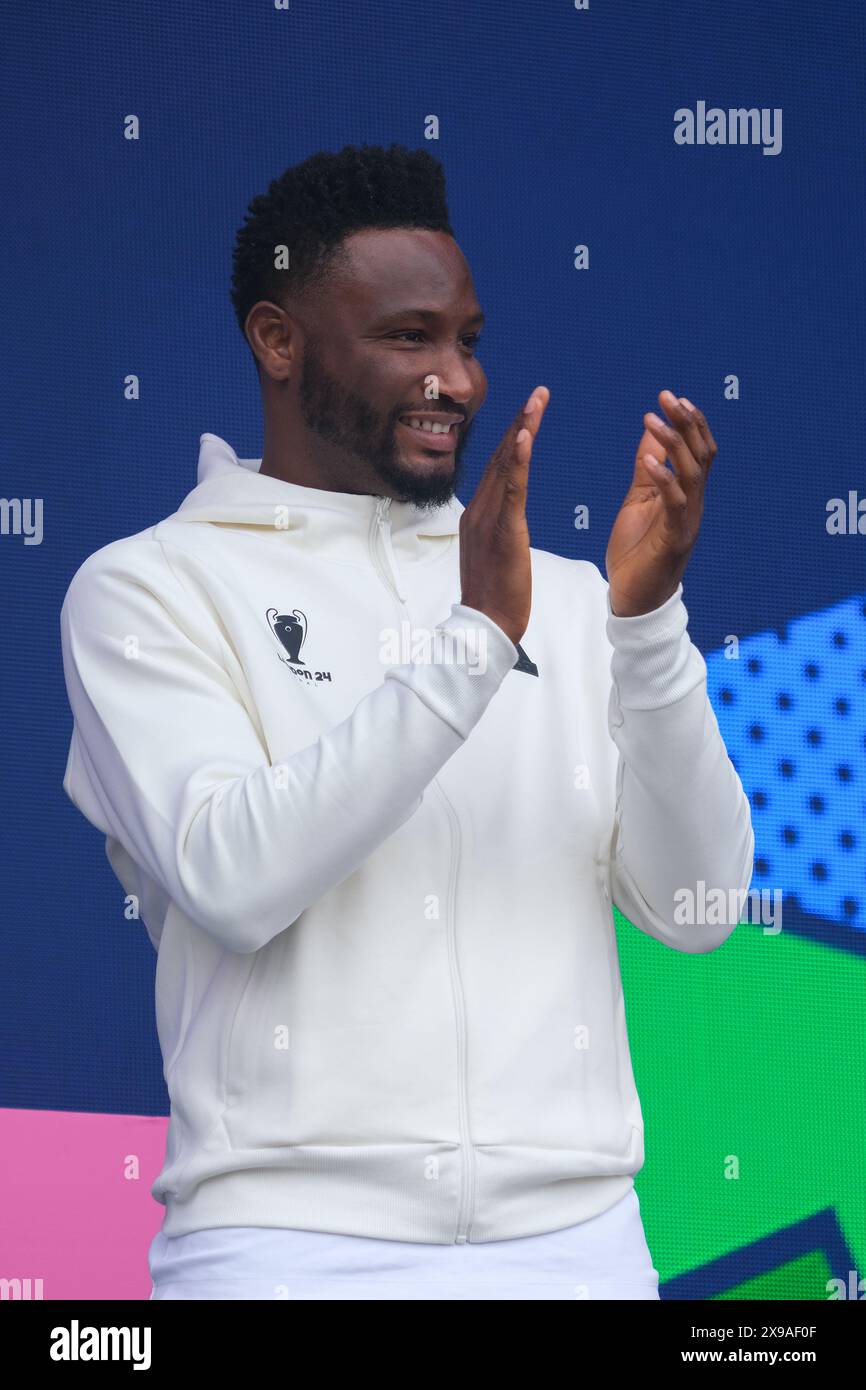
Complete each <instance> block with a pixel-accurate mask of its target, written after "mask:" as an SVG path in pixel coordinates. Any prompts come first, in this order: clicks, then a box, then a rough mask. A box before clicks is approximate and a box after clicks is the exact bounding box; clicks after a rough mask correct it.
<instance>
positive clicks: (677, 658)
mask: <svg viewBox="0 0 866 1390" xmlns="http://www.w3.org/2000/svg"><path fill="white" fill-rule="evenodd" d="M688 621H689V615H688V612H687V610H686V606H685V603H684V602H683V586H682V583H679V584H678V585H677V587H676V589H675V590H674V592H673V593H672V594H671V596H670V598H669V599H666V600H665V602H664V603H663V604H662V605H661V606H660V607H659V608H654V609H652V611H651V612H649V613H641V614H640V615H639V616H638V617H632V618H623V617H618V616H617V615H616V614H615V613H614V612H613V609H612V608H611V603H610V586H609V585H608V589H607V629H606V630H607V636H608V640H609V641H610V643H611V646H612V647H613V656H612V658H611V673H612V675H613V679H614V683H615V685H616V688H617V693H618V697H619V703H620V705H621V706H622V707H624V708H630V709H656V708H658V707H659V706H661V705H671V704H674V703H675V702H676V701H677V700H681V699H682V698H683V696H684V695H687V694H688V693H689V691H690V690H693V689H694V687H695V686H696V685H697V684H699V683H700V681H701V680H702V679H706V665H705V663H704V659H703V657H702V656H701V654H700V652H699V651H698V649H697V647H695V646H693V644H692V641H691V638H690V637H689V634H688Z"/></svg>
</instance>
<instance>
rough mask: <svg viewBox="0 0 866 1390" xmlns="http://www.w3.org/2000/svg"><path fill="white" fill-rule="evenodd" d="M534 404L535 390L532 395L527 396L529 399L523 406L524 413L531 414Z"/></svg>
mask: <svg viewBox="0 0 866 1390" xmlns="http://www.w3.org/2000/svg"><path fill="white" fill-rule="evenodd" d="M535 405H536V400H535V392H533V393H532V395H531V396H530V397H529V400H528V401H527V402H526V405H525V406H524V407H523V413H524V415H531V414H532V412H533V410H534V409H535Z"/></svg>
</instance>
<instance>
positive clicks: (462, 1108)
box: [370, 497, 475, 1245]
mask: <svg viewBox="0 0 866 1390" xmlns="http://www.w3.org/2000/svg"><path fill="white" fill-rule="evenodd" d="M391 500H392V499H391V498H390V497H380V498H379V499H378V500H377V502H376V513H375V516H374V517H373V520H372V522H371V525H370V553H371V555H372V557H373V564H374V566H375V568H376V571H377V573H378V574H379V577H380V578H381V580H382V582H383V583H384V584H385V587H386V588H387V589H389V590H390V592H391V594H392V595H393V596H394V598H395V599H396V600H397V602H398V603H399V604H400V605H401V610H402V611H401V614H400V617H401V620H402V619H403V618H406V619H409V611H408V609H407V607H406V599H405V596H404V594H403V593H402V585H401V582H400V572H399V570H398V569H397V562H396V558H395V555H394V548H393V546H392V544H391V529H390V524H389V523H390V511H391ZM377 541H378V543H379V544H380V545H381V547H382V551H383V554H384V563H382V562H381V561H380V559H379V555H378V552H377ZM410 625H411V623H410ZM430 785H431V787H435V788H436V791H437V793H438V795H439V796H440V797H441V799H442V802H443V804H444V806H445V810H446V812H447V815H448V826H449V829H450V832H451V863H450V873H449V878H448V937H447V940H448V961H449V965H450V969H451V988H452V994H453V999H454V1010H455V1015H456V1019H457V1066H458V1074H457V1113H458V1122H459V1126H460V1154H461V1174H460V1193H461V1196H460V1209H459V1211H458V1214H457V1234H456V1236H455V1243H456V1244H458V1245H462V1244H464V1243H465V1242H466V1241H467V1240H468V1239H469V1228H470V1226H471V1224H472V1207H473V1203H474V1200H475V1161H474V1160H475V1156H474V1153H473V1150H472V1143H471V1140H470V1135H469V1100H468V1091H469V1077H468V1066H467V1058H466V1053H467V1047H466V1037H467V1031H466V1001H465V998H464V994H463V982H462V980H461V978H460V965H459V961H458V958H457V872H458V867H459V863H460V849H461V841H460V821H459V818H458V816H457V812H456V811H455V809H454V807H453V805H452V804H451V802H450V800H449V799H448V797H447V796H446V795H445V792H444V791H443V789H442V786H441V785H440V783H439V781H438V780H437V778H435V777H434V778H433V780H432V782H431V783H430Z"/></svg>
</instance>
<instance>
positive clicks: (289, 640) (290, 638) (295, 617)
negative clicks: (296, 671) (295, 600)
mask: <svg viewBox="0 0 866 1390" xmlns="http://www.w3.org/2000/svg"><path fill="white" fill-rule="evenodd" d="M267 619H268V622H269V623H270V625H271V631H272V632H273V633H274V636H275V637H277V638H279V641H280V643H281V644H282V646H283V647H285V649H286V651H287V652H288V656H287V657H286V656H281V657H280V661H285V662H287V663H288V664H289V665H291V666H305V665H306V662H304V661H302V660H301V657H300V651H301V647H302V646H303V645H304V642H305V641H306V639H307V618H306V614H304V613H302V612H301V610H300V608H293V609H292V611H291V613H280V612H279V611H278V610H277V609H276V608H269V609H268V611H267Z"/></svg>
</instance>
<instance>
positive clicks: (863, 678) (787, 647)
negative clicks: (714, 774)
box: [706, 595, 866, 931]
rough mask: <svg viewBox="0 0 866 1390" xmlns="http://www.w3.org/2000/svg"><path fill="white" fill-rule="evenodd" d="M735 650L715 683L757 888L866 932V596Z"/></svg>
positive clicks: (712, 672) (710, 665) (717, 660)
mask: <svg viewBox="0 0 866 1390" xmlns="http://www.w3.org/2000/svg"><path fill="white" fill-rule="evenodd" d="M734 650H736V647H735V644H734V643H732V642H731V643H728V645H727V647H726V648H725V649H723V650H721V651H718V652H711V653H710V655H709V656H708V657H707V658H706V661H707V683H708V691H709V696H710V701H711V703H712V706H713V709H714V710H715V712H716V717H717V719H718V721H719V728H720V729H721V732H722V737H723V738H724V740H725V744H726V746H727V749H728V752H729V754H730V757H731V761H732V763H733V764H734V767H735V768H736V769H737V772H738V773H739V776H740V780H741V781H742V783H743V787H744V789H745V792H746V795H747V796H748V798H749V802H750V805H751V808H752V824H753V826H754V830H755V872H754V876H753V878H752V887H753V888H754V889H760V888H765V889H768V890H772V889H775V888H779V889H781V891H782V893H783V895H784V897H785V899H788V898H795V899H796V900H797V901H798V903H799V905H800V906H801V907H802V909H803V910H804V911H805V912H809V913H814V914H815V915H816V916H821V917H825V918H827V919H829V920H831V921H834V922H840V923H844V924H845V925H846V926H848V927H854V928H858V929H860V930H864V931H866V595H860V596H857V597H854V598H850V599H846V600H845V601H844V602H842V603H839V604H835V605H833V607H831V608H828V609H825V610H824V611H822V612H819V613H808V614H805V615H804V616H803V617H801V618H797V619H796V620H794V621H792V622H791V623H790V624H789V625H788V631H787V635H786V636H784V637H780V636H779V635H778V634H777V633H775V632H764V633H758V634H756V635H755V636H753V637H748V638H744V639H743V640H742V641H741V642H740V643H739V654H738V656H737V657H736V658H733V659H732V657H731V656H730V655H726V651H729V652H730V651H734Z"/></svg>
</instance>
